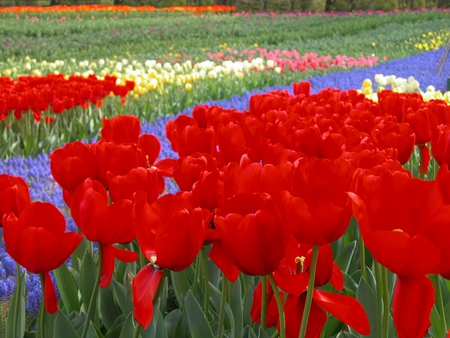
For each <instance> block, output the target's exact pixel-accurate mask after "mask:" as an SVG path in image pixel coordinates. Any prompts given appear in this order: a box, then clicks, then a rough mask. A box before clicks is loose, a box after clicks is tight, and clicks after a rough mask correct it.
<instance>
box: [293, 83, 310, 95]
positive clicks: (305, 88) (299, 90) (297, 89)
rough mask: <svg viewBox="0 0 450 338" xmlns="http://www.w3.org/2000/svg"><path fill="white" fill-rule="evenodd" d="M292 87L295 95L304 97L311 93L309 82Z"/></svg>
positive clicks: (295, 84)
mask: <svg viewBox="0 0 450 338" xmlns="http://www.w3.org/2000/svg"><path fill="white" fill-rule="evenodd" d="M292 87H293V90H294V94H295V95H300V94H303V95H305V96H309V95H310V93H311V82H309V81H301V82H298V83H294V84H293V85H292Z"/></svg>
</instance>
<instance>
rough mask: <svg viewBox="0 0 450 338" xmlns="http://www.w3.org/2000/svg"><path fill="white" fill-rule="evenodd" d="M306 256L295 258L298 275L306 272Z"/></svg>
mask: <svg viewBox="0 0 450 338" xmlns="http://www.w3.org/2000/svg"><path fill="white" fill-rule="evenodd" d="M304 263H305V256H301V257H299V256H297V257H295V264H297V273H302V272H303V270H304Z"/></svg>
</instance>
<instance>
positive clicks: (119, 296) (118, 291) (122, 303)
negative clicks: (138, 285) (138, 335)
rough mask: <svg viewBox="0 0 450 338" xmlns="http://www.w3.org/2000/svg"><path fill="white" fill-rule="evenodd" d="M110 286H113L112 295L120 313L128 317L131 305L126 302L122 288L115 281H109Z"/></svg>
mask: <svg viewBox="0 0 450 338" xmlns="http://www.w3.org/2000/svg"><path fill="white" fill-rule="evenodd" d="M111 284H112V286H113V290H114V295H115V296H116V301H117V303H118V304H119V307H120V309H121V310H122V313H123V314H125V315H128V314H129V313H130V312H132V311H133V304H132V303H131V302H130V301H128V297H127V295H126V293H125V288H124V286H123V285H122V284H120V283H119V282H118V281H116V280H115V279H112V280H111Z"/></svg>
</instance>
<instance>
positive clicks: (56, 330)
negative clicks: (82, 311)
mask: <svg viewBox="0 0 450 338" xmlns="http://www.w3.org/2000/svg"><path fill="white" fill-rule="evenodd" d="M61 337H64V338H78V334H77V330H75V327H74V326H73V324H72V322H71V321H70V320H69V319H68V318H67V317H66V316H65V315H64V314H63V313H62V312H61V311H59V312H58V313H57V314H56V318H55V324H54V327H53V338H61Z"/></svg>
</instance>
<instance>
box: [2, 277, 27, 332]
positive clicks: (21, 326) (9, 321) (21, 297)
mask: <svg viewBox="0 0 450 338" xmlns="http://www.w3.org/2000/svg"><path fill="white" fill-rule="evenodd" d="M25 276H26V272H23V273H20V274H19V276H17V278H20V279H21V283H20V288H19V287H17V285H16V288H15V290H14V293H13V296H12V298H11V305H10V307H9V310H8V317H7V318H6V337H8V338H9V337H11V338H22V337H23V335H24V333H25ZM17 299H18V301H17ZM17 306H18V307H19V310H17ZM16 312H17V313H18V314H19V317H18V318H17V320H18V322H17V323H18V325H17V326H16V329H17V330H15V328H14V317H15V314H16Z"/></svg>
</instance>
